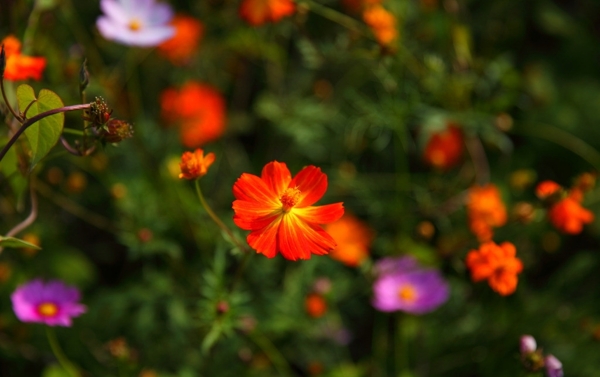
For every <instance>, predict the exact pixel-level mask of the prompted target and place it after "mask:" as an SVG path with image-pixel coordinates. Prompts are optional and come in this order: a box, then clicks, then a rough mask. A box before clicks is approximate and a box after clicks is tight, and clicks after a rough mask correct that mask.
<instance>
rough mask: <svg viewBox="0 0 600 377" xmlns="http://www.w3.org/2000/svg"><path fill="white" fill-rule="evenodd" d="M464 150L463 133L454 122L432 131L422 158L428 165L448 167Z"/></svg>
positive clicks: (454, 163)
mask: <svg viewBox="0 0 600 377" xmlns="http://www.w3.org/2000/svg"><path fill="white" fill-rule="evenodd" d="M463 150H464V143H463V133H462V131H461V129H460V128H458V127H457V126H456V125H455V124H454V123H449V124H448V127H447V128H446V129H445V130H443V131H441V132H437V133H434V134H433V135H431V137H430V138H429V141H428V142H427V146H426V147H425V152H424V154H423V158H424V159H425V162H427V163H428V164H429V165H431V166H433V167H435V168H438V169H449V168H451V167H453V166H454V165H456V164H457V163H458V162H459V161H460V158H461V157H462V154H463Z"/></svg>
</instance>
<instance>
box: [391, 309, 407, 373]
mask: <svg viewBox="0 0 600 377" xmlns="http://www.w3.org/2000/svg"><path fill="white" fill-rule="evenodd" d="M404 316H405V315H404V313H402V312H399V313H398V314H397V315H396V336H395V338H394V348H395V353H396V355H395V357H394V359H395V360H396V375H397V376H402V375H405V371H407V369H408V339H407V336H406V333H405V329H404Z"/></svg>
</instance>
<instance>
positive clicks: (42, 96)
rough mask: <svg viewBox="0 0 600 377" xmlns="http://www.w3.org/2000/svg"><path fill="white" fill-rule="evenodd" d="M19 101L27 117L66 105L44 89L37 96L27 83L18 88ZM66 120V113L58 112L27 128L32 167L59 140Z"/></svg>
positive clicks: (26, 134) (26, 133)
mask: <svg viewBox="0 0 600 377" xmlns="http://www.w3.org/2000/svg"><path fill="white" fill-rule="evenodd" d="M17 101H18V103H19V110H20V111H21V112H24V111H25V110H26V109H27V113H26V114H25V117H26V118H28V119H29V118H32V117H34V116H36V115H38V114H41V113H43V112H45V111H48V110H53V109H58V108H60V107H63V106H64V104H63V101H62V100H61V99H60V97H59V96H58V95H57V94H56V93H54V92H52V91H50V90H48V89H42V90H40V93H39V95H38V97H37V98H36V97H35V92H34V91H33V88H32V87H31V86H29V85H25V84H23V85H19V87H18V88H17ZM28 107H29V108H28ZM64 122H65V114H64V113H58V114H54V115H51V116H48V117H45V118H44V119H41V120H40V121H38V122H36V123H35V124H32V125H31V126H29V127H28V128H27V129H26V130H25V136H27V139H28V140H29V145H30V146H31V167H33V166H35V165H36V164H37V163H38V162H39V161H40V160H41V159H42V158H44V156H46V155H47V154H48V152H50V150H51V149H52V147H54V145H55V144H56V143H57V142H58V139H59V138H60V134H61V133H62V129H63V125H64Z"/></svg>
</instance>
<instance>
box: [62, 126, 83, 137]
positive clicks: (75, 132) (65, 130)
mask: <svg viewBox="0 0 600 377" xmlns="http://www.w3.org/2000/svg"><path fill="white" fill-rule="evenodd" d="M63 133H64V134H69V135H77V136H85V135H84V133H83V131H82V130H76V129H74V128H66V127H65V128H63Z"/></svg>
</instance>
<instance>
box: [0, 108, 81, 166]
mask: <svg viewBox="0 0 600 377" xmlns="http://www.w3.org/2000/svg"><path fill="white" fill-rule="evenodd" d="M89 108H90V104H89V103H86V104H82V105H71V106H64V107H59V108H58V109H52V110H48V111H44V112H43V113H40V114H38V115H36V116H34V117H31V118H29V119H25V120H24V121H23V124H22V125H21V128H19V129H18V130H17V132H15V134H14V135H13V136H12V137H11V138H10V140H9V141H8V143H6V145H5V146H4V148H2V151H0V161H2V159H3V158H4V155H6V153H7V152H8V150H9V149H10V147H11V146H12V145H13V144H14V143H15V141H17V139H18V138H19V136H21V134H22V133H23V132H25V130H26V129H27V127H29V126H31V125H32V124H34V123H35V122H37V121H39V120H41V119H44V118H45V117H48V116H50V115H54V114H58V113H66V112H67V111H75V110H85V109H89Z"/></svg>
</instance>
